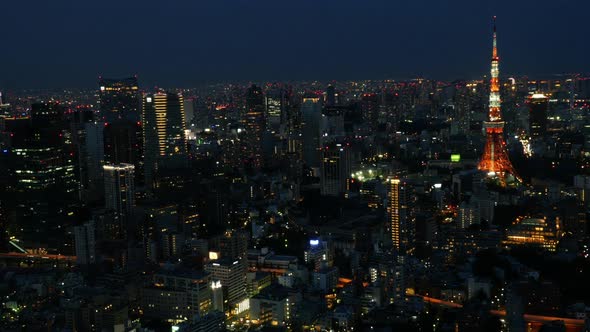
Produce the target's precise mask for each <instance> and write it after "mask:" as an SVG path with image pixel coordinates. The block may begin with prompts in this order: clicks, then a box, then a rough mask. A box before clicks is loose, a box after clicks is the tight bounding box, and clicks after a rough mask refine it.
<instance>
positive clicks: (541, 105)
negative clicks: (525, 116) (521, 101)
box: [528, 93, 549, 137]
mask: <svg viewBox="0 0 590 332" xmlns="http://www.w3.org/2000/svg"><path fill="white" fill-rule="evenodd" d="M548 102H549V99H548V98H547V97H546V96H545V95H544V94H541V93H535V94H534V95H532V96H530V97H529V100H528V104H529V130H530V135H531V137H542V136H543V135H545V133H546V132H547V106H548Z"/></svg>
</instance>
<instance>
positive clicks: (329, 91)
mask: <svg viewBox="0 0 590 332" xmlns="http://www.w3.org/2000/svg"><path fill="white" fill-rule="evenodd" d="M332 106H336V88H334V86H333V85H328V87H327V88H326V107H332Z"/></svg>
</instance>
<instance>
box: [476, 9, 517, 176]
mask: <svg viewBox="0 0 590 332" xmlns="http://www.w3.org/2000/svg"><path fill="white" fill-rule="evenodd" d="M493 40H494V41H493V49H492V72H491V79H490V111H489V119H488V121H486V122H484V127H485V129H486V145H485V148H484V151H483V155H482V157H481V160H480V161H479V165H478V166H477V168H478V169H480V170H482V171H485V172H486V173H487V174H488V176H489V177H493V178H498V179H499V180H500V183H501V184H502V185H505V184H506V180H507V178H509V177H510V176H511V177H513V178H514V179H516V180H519V181H520V178H519V177H518V175H517V174H516V171H515V170H514V167H513V166H512V163H511V162H510V159H508V152H506V142H505V141H504V121H502V113H501V110H500V104H501V100H500V82H499V80H498V74H499V73H500V70H499V69H498V64H499V62H500V58H499V57H498V47H497V45H496V17H495V16H494V39H493Z"/></svg>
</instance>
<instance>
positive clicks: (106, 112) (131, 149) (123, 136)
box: [98, 77, 143, 182]
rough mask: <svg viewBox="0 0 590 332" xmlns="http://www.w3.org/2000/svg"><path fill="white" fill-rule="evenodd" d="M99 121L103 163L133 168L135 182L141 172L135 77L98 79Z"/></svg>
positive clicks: (138, 99) (140, 130)
mask: <svg viewBox="0 0 590 332" xmlns="http://www.w3.org/2000/svg"><path fill="white" fill-rule="evenodd" d="M98 103H99V110H100V115H99V121H102V122H104V131H103V139H104V148H103V151H104V162H105V163H106V164H119V163H126V164H133V165H135V174H136V177H137V179H136V180H138V182H141V181H142V180H143V179H141V175H142V169H143V160H142V159H143V151H142V148H143V144H142V128H141V122H140V118H141V117H140V115H141V113H140V105H141V104H140V93H139V87H138V83H137V77H129V78H124V79H107V78H102V77H100V78H99V100H98Z"/></svg>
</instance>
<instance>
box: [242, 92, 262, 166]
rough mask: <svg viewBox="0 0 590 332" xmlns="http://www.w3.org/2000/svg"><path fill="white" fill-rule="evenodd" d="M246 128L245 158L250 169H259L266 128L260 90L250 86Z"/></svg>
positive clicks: (245, 119)
mask: <svg viewBox="0 0 590 332" xmlns="http://www.w3.org/2000/svg"><path fill="white" fill-rule="evenodd" d="M244 125H245V127H246V135H247V136H246V149H245V151H246V158H247V160H248V161H250V162H251V164H252V167H254V168H259V167H260V166H261V165H262V138H263V135H264V131H265V128H266V119H265V117H264V95H263V93H262V89H260V88H259V87H257V86H256V85H252V86H251V87H250V88H249V89H248V92H247V94H246V114H245V116H244Z"/></svg>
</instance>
